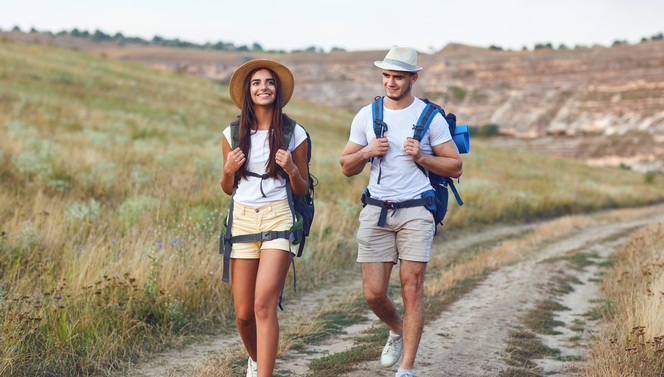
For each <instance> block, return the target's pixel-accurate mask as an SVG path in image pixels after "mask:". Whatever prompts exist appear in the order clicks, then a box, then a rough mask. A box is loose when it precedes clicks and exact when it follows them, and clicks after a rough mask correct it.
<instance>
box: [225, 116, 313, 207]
mask: <svg viewBox="0 0 664 377" xmlns="http://www.w3.org/2000/svg"><path fill="white" fill-rule="evenodd" d="M269 132H270V131H269V130H258V131H253V132H252V134H251V149H250V151H249V160H248V161H247V162H246V164H247V170H248V171H250V172H254V173H256V174H259V175H262V174H265V173H266V171H265V169H266V167H267V159H268V158H269V157H270V142H269V140H268V138H267V136H268V133H269ZM224 137H225V138H226V141H228V144H229V145H233V143H232V141H231V140H232V136H231V127H230V126H228V127H226V129H225V130H224ZM306 139H307V134H306V132H305V131H304V128H302V126H300V125H299V124H297V125H296V126H295V129H294V130H293V136H292V137H291V140H290V144H289V145H288V151H289V152H291V153H292V152H293V151H294V150H295V149H296V148H297V147H298V146H299V145H300V144H302V142H303V141H305V140H306ZM262 181H263V182H262V186H263V192H264V193H265V197H263V194H262V193H261V178H258V177H250V176H247V178H240V181H239V183H238V187H237V191H236V192H235V197H234V198H233V200H235V201H236V202H237V203H240V204H242V205H244V206H247V207H260V206H262V205H265V204H268V203H270V202H273V201H276V200H282V199H285V198H286V196H287V193H286V179H285V178H279V179H273V178H266V179H263V180H262Z"/></svg>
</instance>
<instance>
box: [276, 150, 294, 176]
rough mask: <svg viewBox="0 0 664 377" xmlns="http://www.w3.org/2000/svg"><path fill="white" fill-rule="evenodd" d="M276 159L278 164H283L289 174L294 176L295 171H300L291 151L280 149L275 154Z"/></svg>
mask: <svg viewBox="0 0 664 377" xmlns="http://www.w3.org/2000/svg"><path fill="white" fill-rule="evenodd" d="M275 161H276V163H277V165H279V166H281V167H282V168H283V169H284V171H285V172H286V174H288V176H292V175H293V174H295V173H298V172H299V169H298V168H297V166H296V165H295V163H294V162H293V157H292V156H291V154H290V152H288V151H287V150H284V149H279V150H278V151H277V154H276V156H275Z"/></svg>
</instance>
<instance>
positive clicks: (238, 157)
mask: <svg viewBox="0 0 664 377" xmlns="http://www.w3.org/2000/svg"><path fill="white" fill-rule="evenodd" d="M246 160H247V159H246V157H245V156H244V153H243V152H242V149H240V148H239V147H238V148H235V149H233V150H232V151H230V152H228V155H227V157H226V161H225V163H224V174H235V172H236V171H238V169H240V166H242V164H244V162H245V161H246Z"/></svg>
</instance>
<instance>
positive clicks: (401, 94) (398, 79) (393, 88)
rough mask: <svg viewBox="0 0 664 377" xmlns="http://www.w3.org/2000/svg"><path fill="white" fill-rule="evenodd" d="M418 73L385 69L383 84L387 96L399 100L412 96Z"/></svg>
mask: <svg viewBox="0 0 664 377" xmlns="http://www.w3.org/2000/svg"><path fill="white" fill-rule="evenodd" d="M415 80H417V73H411V72H402V71H390V70H383V86H384V87H385V95H386V96H387V98H389V99H391V100H394V101H398V100H400V99H402V98H405V97H409V96H410V90H411V88H412V87H413V83H414V82H415Z"/></svg>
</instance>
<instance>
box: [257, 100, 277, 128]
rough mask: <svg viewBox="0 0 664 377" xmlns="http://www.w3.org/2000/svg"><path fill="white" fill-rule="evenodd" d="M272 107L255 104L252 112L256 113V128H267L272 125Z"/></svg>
mask: <svg viewBox="0 0 664 377" xmlns="http://www.w3.org/2000/svg"><path fill="white" fill-rule="evenodd" d="M273 112H274V110H273V109H272V107H271V106H270V107H267V106H256V107H255V108H254V114H255V115H256V130H269V129H270V126H271V125H272V115H273Z"/></svg>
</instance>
